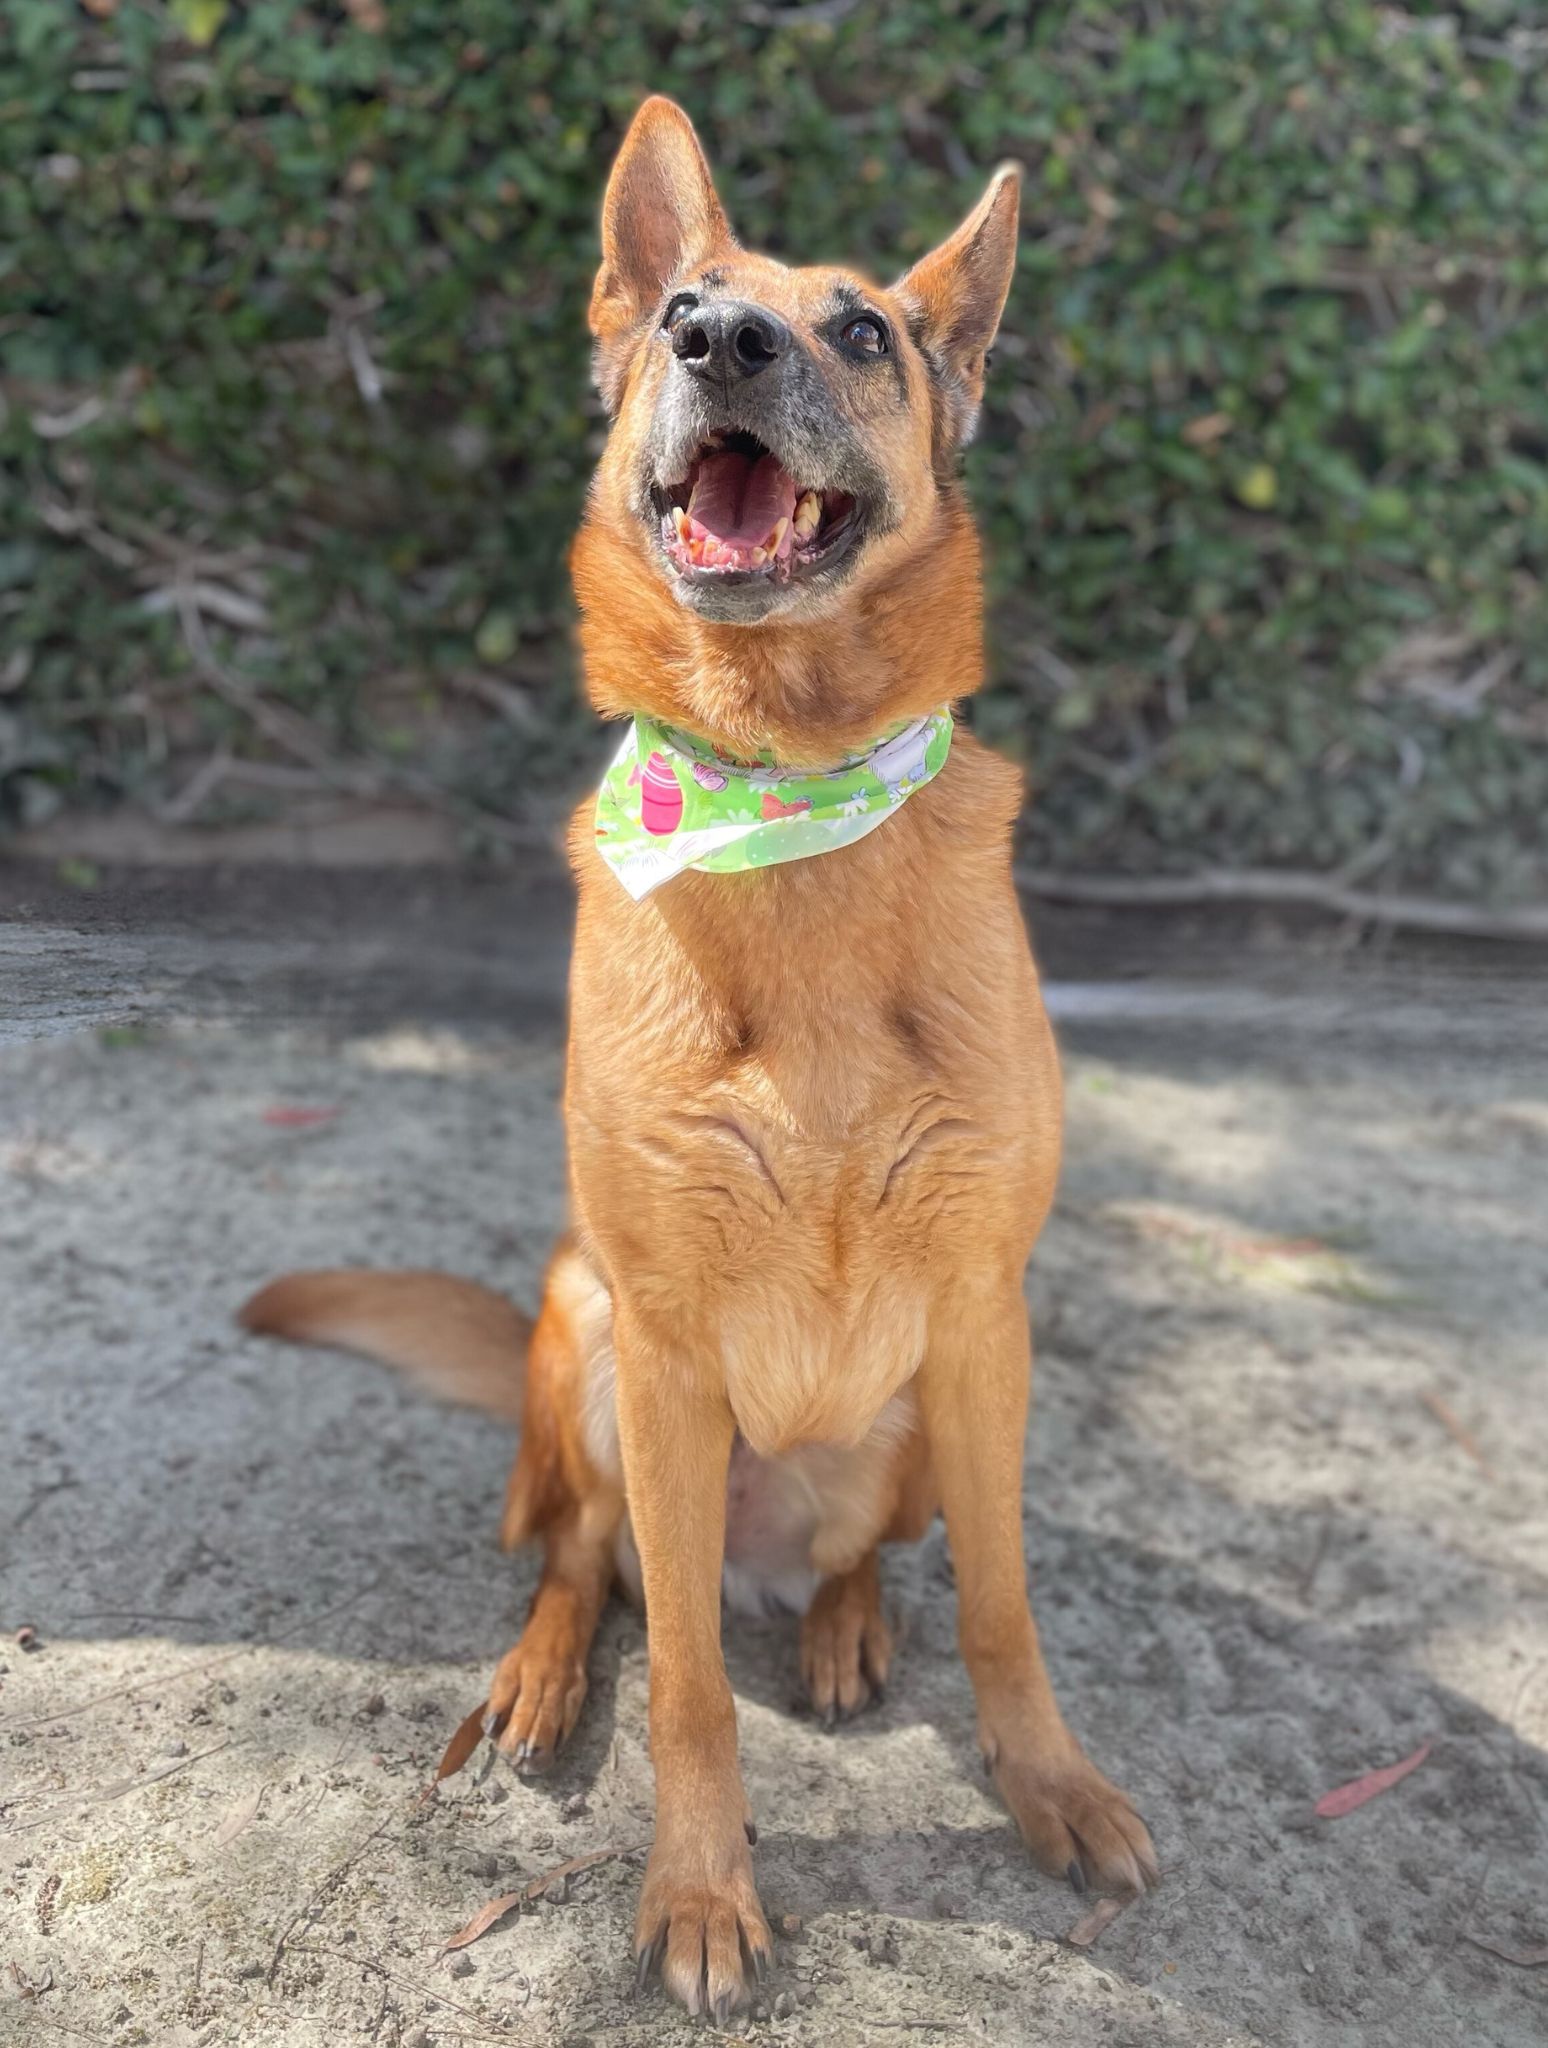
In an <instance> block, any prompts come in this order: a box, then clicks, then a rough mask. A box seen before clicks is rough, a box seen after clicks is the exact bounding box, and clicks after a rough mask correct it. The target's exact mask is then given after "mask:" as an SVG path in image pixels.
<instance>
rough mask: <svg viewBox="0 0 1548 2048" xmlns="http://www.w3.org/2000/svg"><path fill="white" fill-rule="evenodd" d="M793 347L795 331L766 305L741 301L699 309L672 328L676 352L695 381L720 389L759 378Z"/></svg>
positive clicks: (688, 314) (685, 316) (695, 308)
mask: <svg viewBox="0 0 1548 2048" xmlns="http://www.w3.org/2000/svg"><path fill="white" fill-rule="evenodd" d="M789 346H790V329H789V328H788V327H787V326H786V325H785V323H784V321H783V320H780V319H778V318H777V317H776V316H775V315H774V314H773V313H769V312H766V311H765V310H764V308H763V307H762V306H749V305H746V304H744V303H742V302H740V301H738V300H732V301H730V302H729V303H725V302H721V303H719V304H716V305H712V306H695V307H694V309H693V311H692V312H691V313H687V314H685V315H684V316H683V318H682V319H681V320H679V321H678V323H677V325H676V326H675V327H674V328H673V329H672V353H673V355H675V356H676V357H677V360H678V361H679V362H680V363H681V364H682V366H683V368H684V369H685V370H691V371H692V372H693V374H694V375H695V376H696V377H710V378H713V379H714V381H715V382H716V383H717V384H718V383H721V382H723V381H724V380H725V379H727V378H729V377H756V376H757V374H758V372H759V371H760V370H766V369H767V368H768V367H769V365H770V363H777V362H778V361H779V359H780V357H781V356H782V355H783V354H784V353H785V351H786V349H787V348H789Z"/></svg>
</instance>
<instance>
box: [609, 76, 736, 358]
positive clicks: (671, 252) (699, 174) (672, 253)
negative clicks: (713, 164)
mask: <svg viewBox="0 0 1548 2048" xmlns="http://www.w3.org/2000/svg"><path fill="white" fill-rule="evenodd" d="M731 239H732V236H731V230H730V228H729V227H727V225H726V217H725V214H724V213H723V212H722V211H721V206H720V201H719V199H718V198H717V197H716V196H715V182H714V180H713V178H712V177H711V176H710V167H709V165H708V163H707V162H706V161H705V156H704V151H703V150H702V149H701V148H700V147H699V138H698V136H697V135H695V134H694V132H693V123H692V122H691V121H690V120H689V118H688V116H687V115H686V114H685V113H684V112H683V110H682V108H681V107H680V106H678V105H677V104H676V102H675V101H673V100H669V99H663V98H662V97H661V96H660V95H659V94H658V95H657V96H656V97H655V98H653V99H648V100H647V101H646V102H645V104H644V105H643V106H642V107H641V108H640V110H639V112H638V113H637V114H636V115H635V117H634V119H633V121H632V122H631V123H630V124H629V132H628V134H627V135H626V136H625V137H624V139H623V147H622V148H621V149H620V150H619V152H618V158H617V161H616V162H615V163H614V165H613V174H612V176H611V177H610V178H609V179H608V181H607V196H606V198H605V199H604V200H603V202H602V268H601V269H600V270H599V271H598V272H597V281H596V285H595V286H594V288H593V290H592V294H591V331H592V333H593V334H594V335H596V336H597V337H598V339H599V340H606V339H607V337H608V336H609V335H611V334H615V333H617V332H618V331H619V329H620V328H623V327H628V326H632V325H633V323H634V322H635V321H636V320H638V319H639V317H640V315H641V314H642V313H644V312H646V311H647V310H648V309H649V308H650V307H652V306H654V305H655V304H656V302H657V300H658V299H659V298H660V297H661V295H662V293H663V292H664V291H665V290H666V288H667V286H668V285H669V284H670V283H671V282H672V280H673V279H674V278H676V277H681V276H682V274H683V273H684V272H685V271H686V270H688V269H689V268H690V267H691V266H692V265H693V264H695V263H701V262H703V260H704V258H705V257H706V256H708V255H709V254H710V253H711V251H712V250H714V249H716V248H719V247H722V246H724V245H725V244H727V243H729V242H730V241H731Z"/></svg>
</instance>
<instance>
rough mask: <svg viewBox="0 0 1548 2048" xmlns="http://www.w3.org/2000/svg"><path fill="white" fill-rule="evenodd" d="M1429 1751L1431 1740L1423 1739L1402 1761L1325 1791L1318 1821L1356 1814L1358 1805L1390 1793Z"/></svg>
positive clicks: (1321, 1799) (1417, 1766) (1421, 1761)
mask: <svg viewBox="0 0 1548 2048" xmlns="http://www.w3.org/2000/svg"><path fill="white" fill-rule="evenodd" d="M1429 1753H1430V1745H1429V1743H1428V1742H1421V1743H1420V1745H1419V1747H1418V1748H1417V1749H1416V1750H1415V1751H1414V1753H1413V1755H1412V1756H1405V1757H1404V1759H1403V1761H1402V1762H1401V1763H1400V1764H1387V1765H1386V1766H1385V1767H1384V1768H1383V1769H1382V1770H1379V1771H1367V1772H1366V1773H1365V1775H1364V1777H1363V1778H1351V1779H1350V1781H1349V1783H1348V1784H1347V1785H1339V1786H1337V1787H1336V1788H1335V1789H1334V1790H1333V1791H1331V1792H1324V1793H1323V1795H1322V1797H1321V1798H1320V1799H1319V1800H1318V1801H1317V1818H1318V1819H1319V1820H1337V1819H1339V1818H1340V1816H1341V1815H1343V1814H1346V1813H1353V1812H1354V1810H1355V1808H1356V1807H1357V1806H1363V1805H1364V1804H1365V1802H1366V1800H1367V1799H1375V1798H1376V1797H1377V1796H1378V1795H1379V1794H1380V1793H1383V1792H1390V1791H1391V1790H1392V1787H1393V1786H1394V1785H1396V1784H1398V1783H1400V1782H1401V1780H1402V1779H1404V1778H1406V1777H1407V1776H1408V1774H1409V1772H1410V1771H1417V1770H1418V1768H1419V1766H1420V1765H1421V1764H1422V1763H1423V1762H1424V1760H1425V1758H1426V1757H1427V1756H1428V1755H1429Z"/></svg>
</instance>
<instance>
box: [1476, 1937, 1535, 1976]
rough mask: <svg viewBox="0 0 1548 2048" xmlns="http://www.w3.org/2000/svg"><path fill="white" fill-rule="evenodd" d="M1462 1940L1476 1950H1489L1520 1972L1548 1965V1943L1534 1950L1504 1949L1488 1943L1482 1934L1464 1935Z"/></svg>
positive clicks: (1491, 1953)
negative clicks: (1513, 1965) (1468, 1942)
mask: <svg viewBox="0 0 1548 2048" xmlns="http://www.w3.org/2000/svg"><path fill="white" fill-rule="evenodd" d="M1462 1939H1463V1940H1464V1941H1470V1942H1471V1943H1472V1945H1473V1947H1474V1948H1482V1949H1487V1950H1488V1952H1489V1954H1490V1955H1491V1956H1498V1957H1499V1958H1500V1960H1501V1962H1504V1963H1514V1964H1515V1966H1516V1968H1517V1969H1518V1970H1540V1969H1541V1968H1542V1967H1543V1965H1544V1963H1548V1941H1540V1942H1538V1943H1537V1944H1536V1945H1535V1946H1534V1947H1532V1948H1502V1947H1501V1946H1500V1944H1499V1943H1498V1942H1497V1941H1487V1940H1485V1938H1484V1937H1483V1935H1481V1934H1464V1935H1463V1937H1462Z"/></svg>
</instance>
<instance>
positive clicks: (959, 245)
mask: <svg viewBox="0 0 1548 2048" xmlns="http://www.w3.org/2000/svg"><path fill="white" fill-rule="evenodd" d="M1020 207H1021V166H1020V164H1015V163H1006V164H1001V166H1000V168H999V169H998V170H997V171H996V172H995V174H994V176H993V177H992V178H991V179H990V181H989V189H988V191H987V192H985V194H984V196H983V198H982V199H980V200H979V202H978V204H977V205H976V206H975V207H974V208H973V211H972V212H971V213H970V214H969V215H968V217H967V219H966V220H965V221H964V222H963V223H962V225H961V227H959V228H958V229H957V231H956V233H955V234H954V235H952V236H950V237H949V238H948V239H947V240H946V241H944V242H942V243H941V245H940V247H939V248H938V249H932V250H931V251H930V253H929V255H928V256H922V257H921V258H920V260H919V261H918V262H917V263H916V264H915V265H914V267H913V269H912V270H910V271H909V272H907V274H906V275H905V276H903V277H900V278H899V279H898V282H897V284H896V285H895V287H894V290H895V291H896V292H897V294H898V296H899V298H901V299H902V301H903V303H904V305H905V306H906V308H907V309H908V313H909V324H910V327H911V328H912V330H913V335H914V339H915V340H916V341H917V342H918V344H919V346H920V348H921V349H922V350H923V351H924V354H925V356H926V358H927V360H928V361H929V363H930V365H931V367H932V369H934V371H935V372H936V375H937V377H938V378H939V380H940V382H941V384H942V386H943V387H944V390H945V392H946V396H947V399H948V405H947V426H948V431H949V434H950V438H951V441H952V443H953V445H960V443H961V442H963V441H965V440H967V438H968V436H969V435H970V434H971V432H972V429H973V422H974V420H975V419H976V417H977V414H978V407H979V403H980V401H981V400H982V398H983V395H984V368H985V362H986V358H987V357H988V354H989V348H990V344H991V343H992V342H993V340H994V337H995V332H996V330H997V329H998V327H999V325H1000V315H1001V313H1003V312H1004V310H1005V301H1006V298H1007V296H1008V294H1009V292H1010V288H1011V279H1012V278H1013V277H1014V276H1015V274H1016V222H1017V217H1018V215H1019V212H1020Z"/></svg>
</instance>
